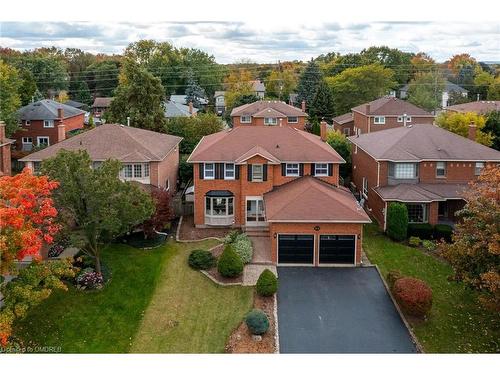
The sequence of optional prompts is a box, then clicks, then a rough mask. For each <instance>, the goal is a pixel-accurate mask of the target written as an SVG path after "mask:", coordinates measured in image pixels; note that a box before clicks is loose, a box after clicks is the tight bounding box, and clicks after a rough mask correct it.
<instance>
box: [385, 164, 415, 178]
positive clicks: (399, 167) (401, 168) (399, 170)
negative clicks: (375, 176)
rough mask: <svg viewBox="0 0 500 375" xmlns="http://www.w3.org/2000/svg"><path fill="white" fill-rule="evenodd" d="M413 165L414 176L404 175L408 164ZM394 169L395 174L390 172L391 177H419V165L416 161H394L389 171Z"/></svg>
mask: <svg viewBox="0 0 500 375" xmlns="http://www.w3.org/2000/svg"><path fill="white" fill-rule="evenodd" d="M410 165H411V166H412V168H413V176H411V177H408V176H402V174H404V173H403V172H407V168H406V167H407V166H410ZM391 168H392V170H393V175H391V174H390V173H389V177H390V178H393V179H395V180H411V179H415V178H418V165H417V164H416V163H392V167H391V166H389V171H390V170H391Z"/></svg>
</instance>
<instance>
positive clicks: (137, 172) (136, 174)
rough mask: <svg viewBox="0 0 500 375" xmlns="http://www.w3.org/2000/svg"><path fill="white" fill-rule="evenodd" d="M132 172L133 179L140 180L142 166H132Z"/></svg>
mask: <svg viewBox="0 0 500 375" xmlns="http://www.w3.org/2000/svg"><path fill="white" fill-rule="evenodd" d="M132 171H133V173H134V178H142V164H133V165H132Z"/></svg>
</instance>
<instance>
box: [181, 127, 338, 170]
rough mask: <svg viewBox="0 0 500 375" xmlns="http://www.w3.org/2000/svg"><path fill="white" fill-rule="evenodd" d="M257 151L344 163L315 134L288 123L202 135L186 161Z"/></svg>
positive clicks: (230, 159)
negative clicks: (289, 125)
mask: <svg viewBox="0 0 500 375" xmlns="http://www.w3.org/2000/svg"><path fill="white" fill-rule="evenodd" d="M251 150H252V152H253V151H258V150H262V152H260V153H258V152H255V153H256V154H259V155H261V156H262V157H265V158H267V159H269V160H271V161H272V162H276V161H279V162H311V163H313V162H325V163H344V162H345V161H344V159H342V157H341V156H340V155H339V154H338V153H337V152H336V151H335V150H334V149H333V148H332V147H331V146H330V145H329V144H327V143H325V142H323V141H322V140H321V138H320V137H318V136H317V135H314V134H311V133H308V132H305V131H302V130H297V129H295V128H290V127H288V126H283V127H281V126H248V127H244V126H239V127H236V128H234V129H230V130H224V131H221V132H218V133H215V134H210V135H207V136H205V137H203V138H202V140H201V141H200V142H199V143H198V145H197V146H196V148H195V149H194V151H193V153H192V154H191V155H190V156H189V159H188V161H189V162H191V163H199V162H213V161H217V162H218V161H226V162H235V161H236V160H242V158H243V159H244V158H245V157H248V156H250V153H251Z"/></svg>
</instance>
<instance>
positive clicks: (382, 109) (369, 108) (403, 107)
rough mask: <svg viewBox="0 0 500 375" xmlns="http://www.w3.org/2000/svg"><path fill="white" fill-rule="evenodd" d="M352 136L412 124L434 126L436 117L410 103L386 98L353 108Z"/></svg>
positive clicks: (389, 97)
mask: <svg viewBox="0 0 500 375" xmlns="http://www.w3.org/2000/svg"><path fill="white" fill-rule="evenodd" d="M351 110H352V116H353V121H354V123H353V132H352V134H357V132H359V133H360V134H365V133H371V132H375V131H379V130H387V129H393V128H400V127H404V126H405V125H411V124H432V123H433V122H434V115H433V114H431V113H429V112H427V111H425V110H423V109H422V108H419V107H417V106H416V105H414V104H411V103H410V102H407V101H404V100H401V99H398V98H394V97H392V96H384V97H382V98H379V99H376V100H373V101H371V102H369V103H365V104H361V105H358V106H356V107H354V108H351Z"/></svg>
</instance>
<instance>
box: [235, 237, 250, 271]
mask: <svg viewBox="0 0 500 375" xmlns="http://www.w3.org/2000/svg"><path fill="white" fill-rule="evenodd" d="M232 246H233V249H234V251H236V254H238V256H239V257H240V259H241V261H242V262H243V264H247V263H250V261H251V260H252V257H253V247H252V241H250V238H248V236H247V235H246V234H240V235H239V236H238V237H236V239H235V241H234V242H233V244H232Z"/></svg>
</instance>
